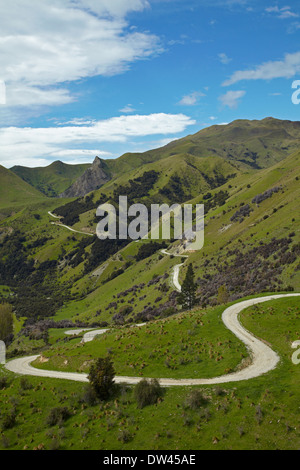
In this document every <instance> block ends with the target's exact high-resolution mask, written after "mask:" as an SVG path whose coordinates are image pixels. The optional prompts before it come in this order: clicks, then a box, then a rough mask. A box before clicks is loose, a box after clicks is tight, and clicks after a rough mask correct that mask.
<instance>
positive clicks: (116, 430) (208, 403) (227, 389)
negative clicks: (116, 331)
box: [0, 299, 300, 450]
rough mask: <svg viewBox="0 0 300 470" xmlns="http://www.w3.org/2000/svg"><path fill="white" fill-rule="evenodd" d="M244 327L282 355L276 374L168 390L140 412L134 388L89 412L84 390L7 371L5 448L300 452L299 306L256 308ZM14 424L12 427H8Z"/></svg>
mask: <svg viewBox="0 0 300 470" xmlns="http://www.w3.org/2000/svg"><path fill="white" fill-rule="evenodd" d="M241 320H242V322H243V324H244V325H245V326H246V327H247V328H248V329H249V330H250V331H251V332H254V333H255V334H256V335H257V336H259V337H261V338H263V339H264V340H266V341H267V342H268V343H270V345H271V346H272V347H273V348H274V349H275V350H276V351H278V353H279V354H280V357H281V362H280V365H279V366H278V368H277V369H276V370H274V371H272V372H270V373H268V374H267V375H266V376H263V377H259V378H256V379H252V380H249V381H247V382H241V383H233V384H226V386H224V387H223V386H222V387H216V386H210V387H201V388H199V387H183V388H181V387H179V388H168V389H166V390H165V394H164V396H163V399H162V401H161V402H159V403H157V404H156V405H151V406H148V407H146V408H144V409H142V410H141V409H138V408H137V405H136V402H135V399H134V396H133V392H132V389H131V388H129V389H126V388H124V387H123V388H122V390H120V391H119V393H118V395H117V396H116V397H114V398H113V399H112V400H111V401H108V402H105V403H101V404H98V405H95V406H90V405H89V404H88V403H87V402H86V400H85V399H84V390H83V389H84V387H83V385H82V384H78V383H73V382H67V381H59V380H53V379H43V380H41V379H39V378H33V377H31V378H28V379H27V378H26V380H25V381H24V379H23V380H22V378H18V377H15V376H13V375H11V374H9V373H8V372H7V371H5V370H4V369H3V367H1V369H0V379H1V380H2V382H1V383H2V387H3V377H7V379H8V383H7V385H6V386H4V387H3V389H2V390H1V391H0V397H1V416H0V426H1V427H2V433H1V438H0V449H23V448H27V449H34V448H38V447H40V448H45V449H76V450H77V449H94V450H101V449H102V450H117V449H124V450H131V449H133V450H138V449H145V450H150V449H151V450H155V449H157V450H173V449H174V450H176V449H180V450H181V449H182V450H191V449H192V450H200V449H205V450H207V449H213V450H222V449H227V450H229V449H233V450H244V449H250V450H276V449H277V450H279V449H282V450H288V449H289V450H296V449H298V448H299V443H300V428H299V380H300V366H299V365H298V366H296V365H294V364H293V363H292V361H291V354H292V351H293V350H292V349H291V347H290V346H291V343H292V342H293V341H295V340H297V339H299V330H300V325H299V299H280V300H276V301H272V302H268V303H266V304H263V305H260V306H259V305H258V306H257V307H251V308H249V309H247V310H245V311H244V312H243V313H242V318H241ZM140 347H141V346H140ZM30 384H31V387H32V388H30ZM195 389H198V390H201V391H202V395H203V403H202V405H201V406H199V407H198V408H196V409H194V407H193V401H192V400H190V399H189V398H190V395H191V393H192V392H193V390H195ZM56 407H67V408H68V411H69V413H70V417H69V418H68V419H66V420H62V422H60V423H59V424H53V422H52V423H51V421H49V414H50V411H51V410H52V409H53V408H56ZM9 417H10V418H11V419H9ZM9 423H10V424H11V426H12V427H11V428H6V426H7V425H9Z"/></svg>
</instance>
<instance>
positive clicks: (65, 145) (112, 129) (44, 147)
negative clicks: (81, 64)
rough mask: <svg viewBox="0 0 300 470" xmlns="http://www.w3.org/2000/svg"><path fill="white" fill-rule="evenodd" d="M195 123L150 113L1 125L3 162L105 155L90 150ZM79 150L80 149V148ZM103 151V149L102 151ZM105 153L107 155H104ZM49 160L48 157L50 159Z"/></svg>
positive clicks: (169, 132)
mask: <svg viewBox="0 0 300 470" xmlns="http://www.w3.org/2000/svg"><path fill="white" fill-rule="evenodd" d="M193 124H195V121H193V120H192V119H191V118H189V117H188V116H186V115H184V114H175V115H174V114H163V113H161V114H150V115H145V116H142V115H134V116H120V117H114V118H111V119H107V120H102V121H96V122H93V124H91V125H88V126H87V125H82V126H74V125H73V126H72V125H71V126H64V127H47V128H33V127H28V128H19V127H3V128H0V154H1V155H3V156H5V160H4V161H3V162H2V164H3V165H4V166H6V167H11V166H13V165H16V164H19V165H25V166H26V165H27V166H37V165H38V164H41V162H44V163H45V162H47V163H48V164H49V159H50V160H51V161H52V160H53V157H58V156H62V157H73V156H75V155H76V156H77V157H78V158H79V157H86V156H91V155H95V153H96V154H98V155H100V154H101V152H102V151H101V150H94V148H95V147H93V150H91V149H89V146H91V145H93V146H94V145H95V144H96V145H97V148H99V147H98V144H101V143H104V142H109V143H111V142H127V141H128V139H130V138H132V137H145V136H151V135H158V136H160V135H162V136H167V135H172V134H177V133H179V132H183V131H184V130H185V129H186V128H187V127H188V126H190V125H193ZM78 149H79V150H78ZM102 154H103V152H102ZM103 155H104V154H103ZM47 159H48V160H47Z"/></svg>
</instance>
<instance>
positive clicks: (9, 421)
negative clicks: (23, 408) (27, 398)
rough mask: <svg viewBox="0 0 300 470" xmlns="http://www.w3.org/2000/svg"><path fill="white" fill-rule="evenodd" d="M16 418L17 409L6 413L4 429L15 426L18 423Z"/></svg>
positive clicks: (2, 425) (3, 421)
mask: <svg viewBox="0 0 300 470" xmlns="http://www.w3.org/2000/svg"><path fill="white" fill-rule="evenodd" d="M16 418H17V413H16V410H15V409H13V410H11V411H10V412H9V413H7V414H6V415H4V416H3V418H2V423H1V427H2V431H5V430H6V429H11V428H13V427H14V425H15V424H16Z"/></svg>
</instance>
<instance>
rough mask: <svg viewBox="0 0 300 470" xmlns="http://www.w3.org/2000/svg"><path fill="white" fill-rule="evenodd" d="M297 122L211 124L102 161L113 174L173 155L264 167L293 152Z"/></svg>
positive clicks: (299, 133)
mask: <svg viewBox="0 0 300 470" xmlns="http://www.w3.org/2000/svg"><path fill="white" fill-rule="evenodd" d="M299 144H300V122H293V121H282V120H279V119H274V118H266V119H263V120H261V121H258V120H254V121H249V120H246V119H245V120H237V121H233V122H232V123H230V124H228V125H218V126H217V125H214V126H211V127H208V128H205V129H203V130H201V131H200V132H198V133H196V134H194V135H190V136H187V137H184V138H183V139H179V140H175V141H173V142H171V143H170V144H168V145H166V146H164V147H162V148H159V149H155V150H151V151H148V152H144V153H139V154H130V153H127V154H125V155H123V156H121V157H120V158H118V159H116V160H106V161H105V163H106V165H107V168H108V169H109V170H110V172H111V174H112V175H113V176H119V175H121V174H122V173H125V172H127V171H131V170H132V169H135V168H138V167H140V166H142V165H145V164H148V163H153V162H155V161H159V160H162V159H164V158H167V157H171V156H174V155H192V156H195V157H200V158H203V157H220V158H223V159H225V160H227V161H228V162H231V163H233V164H234V165H238V166H239V167H240V168H244V169H250V168H254V169H261V168H267V167H270V166H272V165H274V164H275V163H277V162H279V161H281V160H282V159H284V158H285V157H286V156H288V155H289V154H291V153H292V152H293V151H296V150H297V149H298V148H299Z"/></svg>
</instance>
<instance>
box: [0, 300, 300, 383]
mask: <svg viewBox="0 0 300 470" xmlns="http://www.w3.org/2000/svg"><path fill="white" fill-rule="evenodd" d="M297 296H298V297H299V296H300V294H279V295H270V296H267V297H258V298H256V299H250V300H244V301H242V302H239V303H237V304H234V305H231V306H230V307H228V308H226V310H224V312H223V315H222V320H223V322H224V324H225V326H226V327H227V328H228V329H229V330H230V331H232V333H233V334H234V335H236V336H237V337H238V338H239V339H240V340H241V341H242V342H243V343H244V344H245V345H246V346H247V348H248V350H249V353H250V355H251V358H252V362H251V364H250V365H249V366H248V367H246V368H244V369H242V370H240V371H238V372H234V373H232V374H227V375H223V376H220V377H215V378H212V379H205V378H203V379H201V378H199V379H180V380H179V379H165V378H160V379H159V381H160V384H161V385H162V386H164V387H170V386H186V385H211V384H222V383H229V382H240V381H243V380H249V379H252V378H255V377H259V376H261V375H263V374H266V373H267V372H269V371H271V370H273V369H275V367H276V366H277V365H278V363H279V361H280V358H279V356H278V355H277V354H276V353H275V352H274V351H273V350H272V349H271V348H270V347H269V346H267V345H266V344H265V343H264V342H263V341H261V340H259V339H258V338H256V337H255V336H253V335H252V334H251V333H250V332H249V331H247V330H246V329H245V328H244V327H243V326H242V325H241V323H240V322H239V318H238V317H239V314H240V312H241V311H242V310H244V309H245V308H247V307H250V306H252V305H255V304H259V303H263V302H267V301H269V300H276V299H281V298H283V297H297ZM38 357H39V356H30V357H23V358H21V359H15V360H12V361H10V362H8V363H7V364H6V366H5V367H6V368H7V369H8V370H9V371H11V372H14V373H17V374H22V375H32V376H36V377H51V378H57V379H65V380H73V381H77V382H88V379H87V375H86V374H77V373H69V372H57V371H50V370H41V369H35V368H34V367H32V366H31V363H32V362H33V361H35V360H36V359H37V358H38ZM140 380H141V377H123V376H122V377H120V376H117V377H116V378H115V382H116V383H127V384H131V385H134V384H137V383H138V382H139V381H140Z"/></svg>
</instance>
